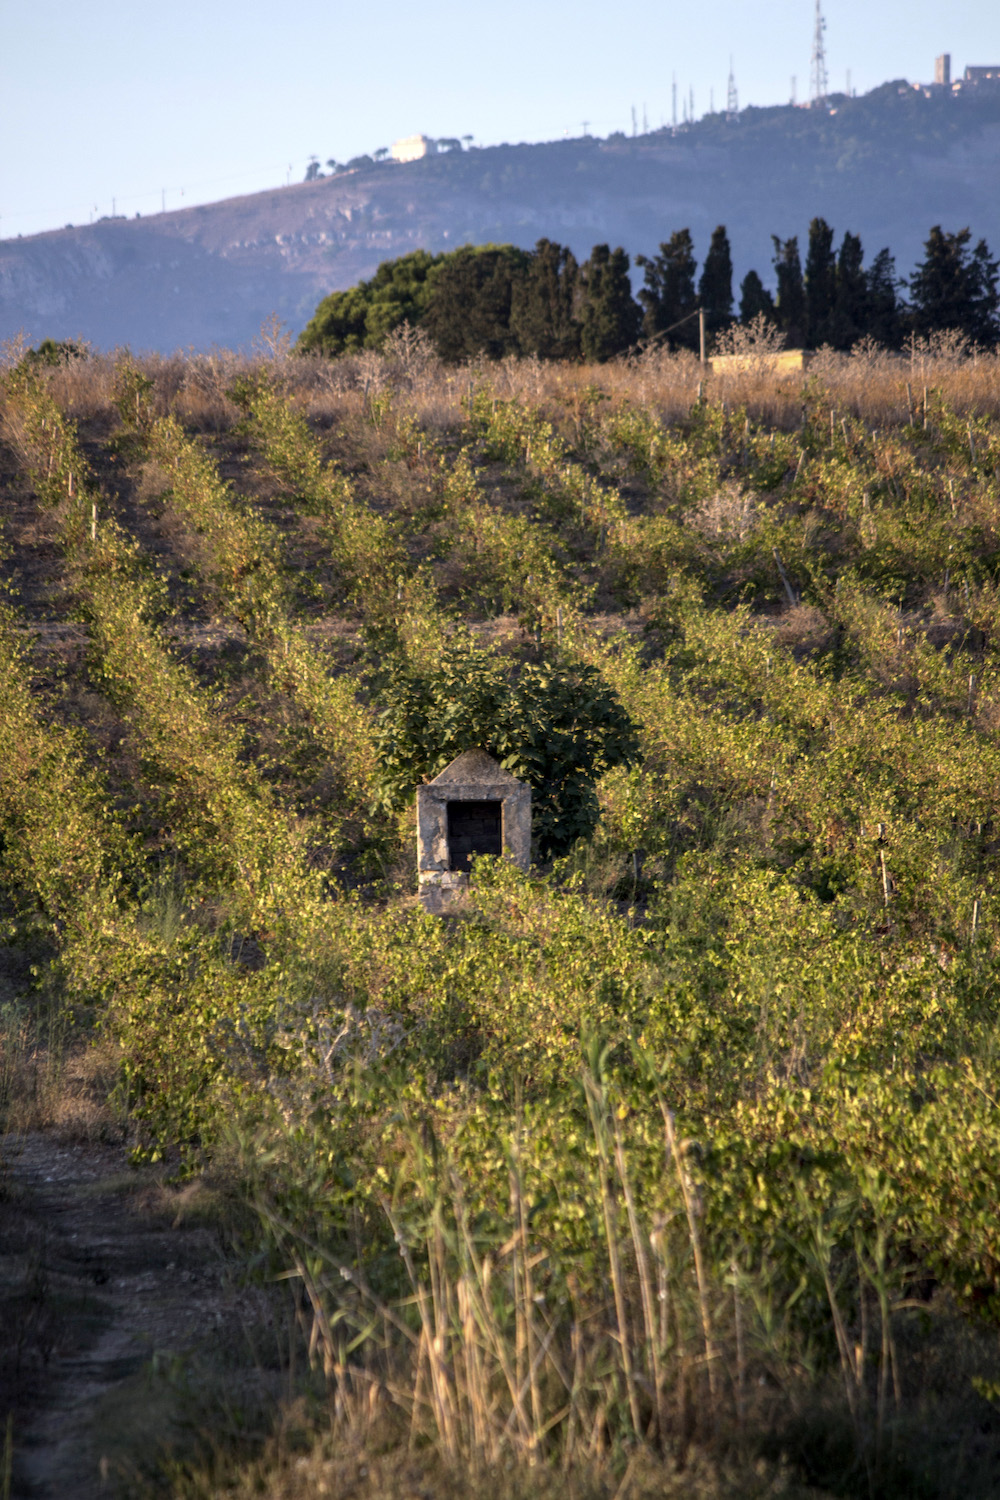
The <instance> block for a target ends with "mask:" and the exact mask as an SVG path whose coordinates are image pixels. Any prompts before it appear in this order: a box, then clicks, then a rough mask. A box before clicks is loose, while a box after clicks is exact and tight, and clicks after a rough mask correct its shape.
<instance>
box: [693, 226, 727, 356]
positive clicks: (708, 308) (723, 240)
mask: <svg viewBox="0 0 1000 1500" xmlns="http://www.w3.org/2000/svg"><path fill="white" fill-rule="evenodd" d="M698 295H699V297H700V298H701V305H702V307H703V308H704V309H705V325H706V328H707V329H708V331H709V332H710V333H720V332H721V331H722V329H724V328H726V327H727V326H728V325H729V324H730V323H731V322H732V317H733V257H732V254H731V253H730V249H729V236H728V235H727V233H726V226H725V224H720V225H718V227H717V228H716V229H714V230H713V231H712V242H711V244H710V245H709V247H708V254H707V255H706V256H705V264H704V265H703V266H702V268H701V280H700V281H699V283H698Z"/></svg>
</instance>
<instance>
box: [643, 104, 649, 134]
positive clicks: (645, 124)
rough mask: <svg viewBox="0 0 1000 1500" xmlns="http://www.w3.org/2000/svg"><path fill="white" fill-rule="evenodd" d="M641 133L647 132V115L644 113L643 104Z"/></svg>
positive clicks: (644, 107)
mask: <svg viewBox="0 0 1000 1500" xmlns="http://www.w3.org/2000/svg"><path fill="white" fill-rule="evenodd" d="M642 133H643V135H648V134H649V116H648V115H647V114H646V106H645V105H643V106H642Z"/></svg>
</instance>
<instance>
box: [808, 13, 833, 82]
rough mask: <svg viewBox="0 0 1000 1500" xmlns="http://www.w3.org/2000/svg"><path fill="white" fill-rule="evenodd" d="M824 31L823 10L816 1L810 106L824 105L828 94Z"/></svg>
mask: <svg viewBox="0 0 1000 1500" xmlns="http://www.w3.org/2000/svg"><path fill="white" fill-rule="evenodd" d="M825 31H826V22H825V21H824V19H823V10H822V7H821V4H820V0H816V25H815V27H814V28H813V50H812V76H811V78H810V83H811V88H810V102H811V103H812V104H825V103H826V96H827V94H828V93H829V92H830V85H829V83H828V81H827V76H826V44H825V43H824V41H823V33H824V32H825Z"/></svg>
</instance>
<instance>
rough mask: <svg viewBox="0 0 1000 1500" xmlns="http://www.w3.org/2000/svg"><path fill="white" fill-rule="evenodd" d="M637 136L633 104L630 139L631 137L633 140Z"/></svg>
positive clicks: (637, 130)
mask: <svg viewBox="0 0 1000 1500" xmlns="http://www.w3.org/2000/svg"><path fill="white" fill-rule="evenodd" d="M638 134H639V127H638V125H637V124H636V119H635V105H634V104H633V106H632V137H633V139H634V138H635V137H636V136H637V135H638Z"/></svg>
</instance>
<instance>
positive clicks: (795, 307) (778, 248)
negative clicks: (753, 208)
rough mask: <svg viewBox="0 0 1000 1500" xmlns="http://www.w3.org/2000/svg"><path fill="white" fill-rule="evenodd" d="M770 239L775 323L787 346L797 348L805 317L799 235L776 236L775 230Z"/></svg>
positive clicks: (800, 339) (803, 330) (804, 293)
mask: <svg viewBox="0 0 1000 1500" xmlns="http://www.w3.org/2000/svg"><path fill="white" fill-rule="evenodd" d="M771 239H772V240H773V241H774V261H773V265H774V269H775V273H776V275H777V277H778V300H777V305H776V311H777V316H778V326H779V328H780V329H781V330H782V332H783V333H784V335H785V340H786V342H787V344H788V345H789V347H790V348H793V349H798V348H801V347H802V341H803V337H804V334H805V321H806V292H805V287H804V285H803V283H802V262H801V261H800V259H799V239H798V235H794V234H793V235H792V237H791V239H788V240H780V239H779V238H778V236H777V235H776V234H772V236H771Z"/></svg>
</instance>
